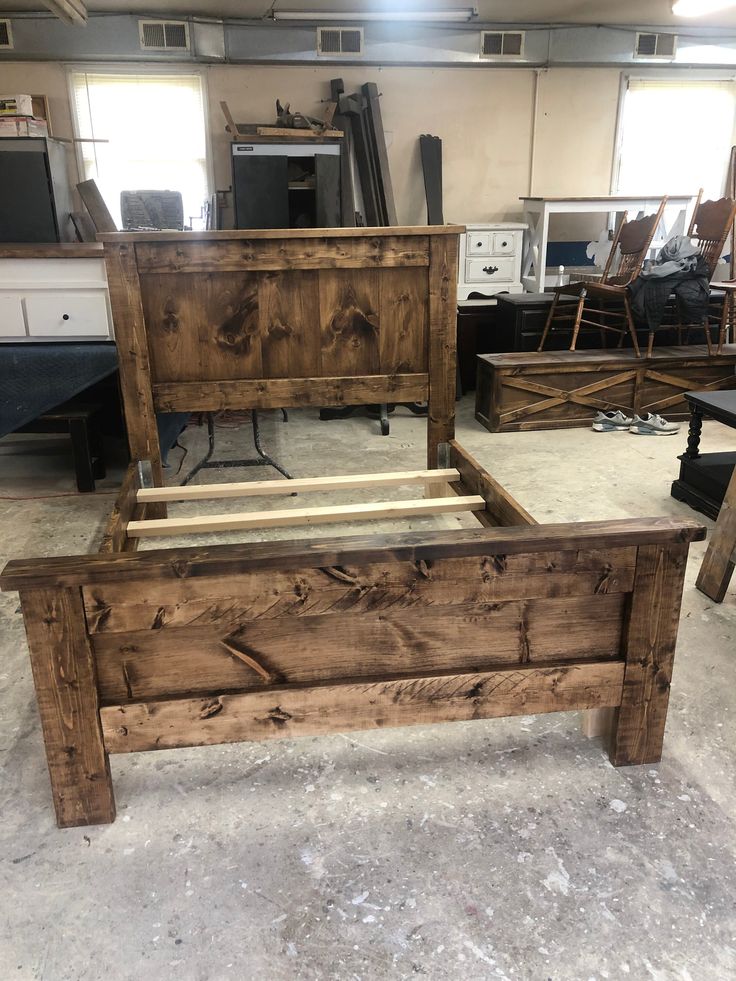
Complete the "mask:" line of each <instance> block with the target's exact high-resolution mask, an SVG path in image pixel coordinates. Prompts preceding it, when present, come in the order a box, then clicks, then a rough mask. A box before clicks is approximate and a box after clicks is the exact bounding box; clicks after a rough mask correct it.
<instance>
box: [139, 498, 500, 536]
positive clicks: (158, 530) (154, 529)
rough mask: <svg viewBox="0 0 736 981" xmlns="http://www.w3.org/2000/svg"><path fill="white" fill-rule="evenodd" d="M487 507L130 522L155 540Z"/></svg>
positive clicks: (407, 505) (415, 505)
mask: <svg viewBox="0 0 736 981" xmlns="http://www.w3.org/2000/svg"><path fill="white" fill-rule="evenodd" d="M484 507H485V501H484V500H483V498H482V497H478V496H475V495H473V496H471V497H454V498H451V497H448V498H442V497H440V498H429V499H428V500H418V501H379V502H377V503H372V504H337V505H332V506H331V507H323V508H290V509H289V510H285V511H253V512H251V513H250V514H248V513H242V512H241V513H238V514H207V515H202V516H201V517H196V518H162V519H160V520H156V521H129V522H128V535H131V536H133V537H137V538H153V537H157V536H159V535H186V534H199V533H206V532H210V531H238V530H241V529H243V528H276V527H282V528H283V527H288V526H291V525H323V524H332V523H335V522H340V521H370V520H374V519H378V518H408V517H412V516H416V517H420V516H426V515H433V514H447V513H450V512H454V511H477V510H482V509H483V508H484Z"/></svg>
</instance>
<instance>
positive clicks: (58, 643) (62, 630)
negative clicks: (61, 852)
mask: <svg viewBox="0 0 736 981" xmlns="http://www.w3.org/2000/svg"><path fill="white" fill-rule="evenodd" d="M20 598H21V606H22V609H23V617H24V619H25V625H26V635H27V637H28V648H29V653H30V657H31V668H32V670H33V681H34V684H35V686H36V699H37V701H38V709H39V712H40V715H41V726H42V729H43V740H44V744H45V747H46V759H47V761H48V766H49V774H50V776H51V792H52V795H53V799H54V807H55V809H56V821H57V824H58V825H59V827H60V828H71V827H76V826H79V825H85V824H108V823H110V822H111V821H114V819H115V799H114V797H113V791H112V780H111V777H110V766H109V763H108V756H107V753H106V752H105V745H104V742H103V737H102V727H101V725H100V706H99V699H98V694H97V677H96V670H95V663H94V658H93V655H92V650H91V647H90V642H89V637H88V636H87V629H86V620H85V615H84V606H83V605H82V595H81V590H80V589H79V588H76V589H73V588H69V589H66V588H56V589H28V590H23V591H22V592H21V594H20Z"/></svg>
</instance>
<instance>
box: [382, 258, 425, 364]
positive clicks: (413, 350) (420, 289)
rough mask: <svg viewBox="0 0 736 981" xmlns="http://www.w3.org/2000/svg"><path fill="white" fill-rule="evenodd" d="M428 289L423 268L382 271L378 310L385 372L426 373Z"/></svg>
mask: <svg viewBox="0 0 736 981" xmlns="http://www.w3.org/2000/svg"><path fill="white" fill-rule="evenodd" d="M427 288H428V287H427V272H426V270H424V269H410V268H407V269H386V270H383V271H382V273H381V279H380V291H381V292H380V311H379V323H380V337H379V362H380V367H381V372H382V373H385V374H388V375H393V374H406V373H407V372H414V371H426V370H427V367H428V364H429V357H428V337H429V335H428V329H427V317H428V312H427Z"/></svg>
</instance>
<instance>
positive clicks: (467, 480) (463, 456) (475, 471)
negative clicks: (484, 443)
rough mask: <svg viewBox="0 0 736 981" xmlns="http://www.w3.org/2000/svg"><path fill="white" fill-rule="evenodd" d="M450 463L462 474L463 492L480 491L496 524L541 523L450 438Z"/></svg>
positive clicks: (488, 512)
mask: <svg viewBox="0 0 736 981" xmlns="http://www.w3.org/2000/svg"><path fill="white" fill-rule="evenodd" d="M450 466H451V467H455V469H456V470H458V472H459V473H460V477H461V482H462V486H463V492H464V493H468V494H480V496H481V497H482V498H483V499H484V501H485V502H486V514H487V515H489V516H490V518H491V520H492V522H493V524H494V525H501V526H502V527H505V526H507V525H535V524H537V522H536V521H535V520H534V518H533V517H532V516H531V515H530V514H529V512H528V511H527V510H526V508H523V507H522V506H521V504H519V502H518V501H516V500H514V498H513V497H512V496H511V494H509V492H508V491H507V490H506V489H505V488H504V487H502V486H501V484H499V482H498V481H497V480H495V479H494V478H493V477H491V475H490V474H489V473H488V471H487V470H485V469H484V468H483V467H482V466H481V465H480V464H479V463H478V461H477V460H476V459H474V458H473V457H472V456H471V455H470V453H468V451H467V450H464V449H463V447H462V446H460V444H459V443H458V442H457V441H456V440H454V439H452V440H450Z"/></svg>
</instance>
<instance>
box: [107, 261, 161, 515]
mask: <svg viewBox="0 0 736 981" xmlns="http://www.w3.org/2000/svg"><path fill="white" fill-rule="evenodd" d="M105 262H106V264H107V279H108V286H109V290H110V305H111V307H112V316H113V322H114V324H115V342H116V344H117V349H118V362H119V369H120V387H121V392H122V396H123V409H124V411H125V423H126V427H127V430H128V444H129V446H130V455H131V457H132V459H133V460H150V462H151V467H152V469H153V479H154V482H155V483H156V484H157V485H159V486H160V485H161V484H163V473H162V470H161V450H160V447H159V443H158V432H157V429H156V413H155V410H154V407H153V394H152V392H151V371H150V366H149V360H148V342H147V338H146V323H145V315H144V311H143V304H142V302H141V287H140V281H139V279H138V270H137V268H136V264H135V250H134V247H133V246H132V245H125V244H124V245H121V246H119V247H118V248H110V247H107V246H106V248H105ZM149 513H150V516H151V517H153V516H154V513H155V514H156V516H157V517H164V516H165V514H166V509H165V507H164V508H162V507H161V505H157V507H156V509H154V511H149Z"/></svg>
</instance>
